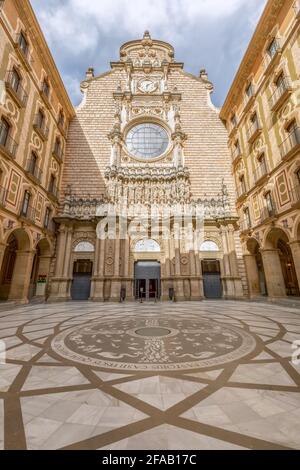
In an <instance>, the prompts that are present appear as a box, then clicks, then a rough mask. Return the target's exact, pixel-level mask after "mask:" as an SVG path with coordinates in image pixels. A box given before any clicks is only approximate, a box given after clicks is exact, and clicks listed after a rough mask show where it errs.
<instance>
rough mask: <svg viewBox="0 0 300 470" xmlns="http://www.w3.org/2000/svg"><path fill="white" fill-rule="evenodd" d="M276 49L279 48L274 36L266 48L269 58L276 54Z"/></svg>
mask: <svg viewBox="0 0 300 470" xmlns="http://www.w3.org/2000/svg"><path fill="white" fill-rule="evenodd" d="M278 49H279V44H278V41H277V39H276V38H274V39H273V40H272V42H271V43H270V45H269V47H268V49H267V53H268V55H269V57H270V58H271V59H273V57H274V56H275V55H276V52H277V51H278Z"/></svg>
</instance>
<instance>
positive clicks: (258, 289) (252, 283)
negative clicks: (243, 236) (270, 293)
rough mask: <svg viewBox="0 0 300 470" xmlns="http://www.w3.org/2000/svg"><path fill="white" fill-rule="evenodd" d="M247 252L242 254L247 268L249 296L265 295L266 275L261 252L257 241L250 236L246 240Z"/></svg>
mask: <svg viewBox="0 0 300 470" xmlns="http://www.w3.org/2000/svg"><path fill="white" fill-rule="evenodd" d="M247 250H248V254H247V255H245V256H244V259H245V265H246V270H247V278H248V287H249V294H250V297H257V296H260V295H263V296H265V295H267V285H266V277H265V271H264V265H263V259H262V254H261V251H260V246H259V244H258V241H257V240H255V239H254V238H251V239H249V240H248V241H247Z"/></svg>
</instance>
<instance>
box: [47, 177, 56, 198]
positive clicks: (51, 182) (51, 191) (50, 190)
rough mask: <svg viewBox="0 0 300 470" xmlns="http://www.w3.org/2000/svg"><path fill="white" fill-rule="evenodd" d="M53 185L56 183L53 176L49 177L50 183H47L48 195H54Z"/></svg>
mask: <svg viewBox="0 0 300 470" xmlns="http://www.w3.org/2000/svg"><path fill="white" fill-rule="evenodd" d="M55 183H56V178H55V176H54V175H51V178H50V183H49V193H52V194H54V193H55Z"/></svg>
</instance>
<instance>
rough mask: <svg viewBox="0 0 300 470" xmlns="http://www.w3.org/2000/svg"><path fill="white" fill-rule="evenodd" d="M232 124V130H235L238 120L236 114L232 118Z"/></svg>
mask: <svg viewBox="0 0 300 470" xmlns="http://www.w3.org/2000/svg"><path fill="white" fill-rule="evenodd" d="M230 122H231V127H232V128H235V127H236V126H237V119H236V115H235V114H233V115H232V116H231V119H230Z"/></svg>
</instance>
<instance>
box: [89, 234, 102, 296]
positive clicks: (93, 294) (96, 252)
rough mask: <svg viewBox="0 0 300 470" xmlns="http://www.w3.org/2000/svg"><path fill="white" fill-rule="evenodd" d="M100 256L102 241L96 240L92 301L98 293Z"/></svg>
mask: <svg viewBox="0 0 300 470" xmlns="http://www.w3.org/2000/svg"><path fill="white" fill-rule="evenodd" d="M99 256H100V239H99V238H98V237H97V238H96V243H95V258H94V265H93V277H92V284H91V296H90V298H91V299H92V300H95V293H96V291H97V277H98V272H99Z"/></svg>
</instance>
